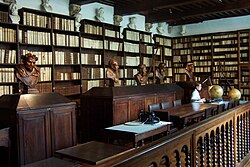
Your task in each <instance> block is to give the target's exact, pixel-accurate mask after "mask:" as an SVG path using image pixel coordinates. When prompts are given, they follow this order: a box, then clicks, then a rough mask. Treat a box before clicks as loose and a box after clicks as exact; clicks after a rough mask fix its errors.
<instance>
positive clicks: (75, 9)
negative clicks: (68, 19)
mask: <svg viewBox="0 0 250 167" xmlns="http://www.w3.org/2000/svg"><path fill="white" fill-rule="evenodd" d="M80 11H81V6H80V5H77V4H70V5H69V13H70V16H73V17H75V29H76V31H79V29H80V26H81V23H80V22H81V19H82V14H81V13H80Z"/></svg>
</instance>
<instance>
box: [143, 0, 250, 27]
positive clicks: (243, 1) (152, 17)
mask: <svg viewBox="0 0 250 167" xmlns="http://www.w3.org/2000/svg"><path fill="white" fill-rule="evenodd" d="M248 7H249V8H250V1H249V0H240V1H237V2H233V3H230V4H226V5H225V4H221V5H217V6H216V7H211V8H208V7H206V8H201V9H196V10H190V11H186V12H183V13H182V14H181V13H179V12H178V13H172V14H168V15H167V14H165V15H164V14H162V13H155V14H154V13H148V17H147V16H146V21H147V22H152V23H157V22H165V21H166V22H169V21H170V20H171V21H173V20H176V19H174V18H179V19H177V20H185V19H186V18H188V17H197V16H201V15H206V14H214V13H220V12H226V11H234V10H239V9H244V8H248Z"/></svg>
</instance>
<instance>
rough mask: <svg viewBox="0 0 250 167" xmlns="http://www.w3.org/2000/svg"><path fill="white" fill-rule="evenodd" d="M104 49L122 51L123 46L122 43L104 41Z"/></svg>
mask: <svg viewBox="0 0 250 167" xmlns="http://www.w3.org/2000/svg"><path fill="white" fill-rule="evenodd" d="M104 49H106V50H113V51H122V49H123V44H122V43H121V42H115V41H108V40H105V41H104Z"/></svg>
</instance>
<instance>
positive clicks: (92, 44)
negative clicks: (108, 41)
mask: <svg viewBox="0 0 250 167" xmlns="http://www.w3.org/2000/svg"><path fill="white" fill-rule="evenodd" d="M81 47H83V48H90V49H103V41H102V40H96V39H88V38H83V37H82V38H81Z"/></svg>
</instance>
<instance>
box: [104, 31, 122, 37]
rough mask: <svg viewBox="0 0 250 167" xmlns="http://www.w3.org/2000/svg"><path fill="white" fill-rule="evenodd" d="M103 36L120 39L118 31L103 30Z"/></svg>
mask: <svg viewBox="0 0 250 167" xmlns="http://www.w3.org/2000/svg"><path fill="white" fill-rule="evenodd" d="M105 36H107V37H113V38H120V32H119V31H114V30H109V29H105Z"/></svg>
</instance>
